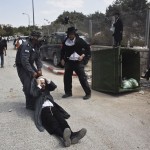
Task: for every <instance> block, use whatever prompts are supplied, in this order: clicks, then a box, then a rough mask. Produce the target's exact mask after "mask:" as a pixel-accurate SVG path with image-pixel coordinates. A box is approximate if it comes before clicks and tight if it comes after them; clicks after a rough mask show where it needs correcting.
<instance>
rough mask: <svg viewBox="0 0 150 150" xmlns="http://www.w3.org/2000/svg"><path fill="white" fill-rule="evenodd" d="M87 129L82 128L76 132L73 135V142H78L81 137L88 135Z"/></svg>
mask: <svg viewBox="0 0 150 150" xmlns="http://www.w3.org/2000/svg"><path fill="white" fill-rule="evenodd" d="M86 132H87V130H86V129H85V128H82V129H81V130H80V131H78V132H75V133H73V134H72V135H71V144H77V143H78V142H79V140H80V139H82V138H83V137H84V136H85V135H86Z"/></svg>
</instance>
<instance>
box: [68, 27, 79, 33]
mask: <svg viewBox="0 0 150 150" xmlns="http://www.w3.org/2000/svg"><path fill="white" fill-rule="evenodd" d="M76 31H77V29H75V27H69V28H68V30H67V31H66V33H67V34H69V33H75V32H76Z"/></svg>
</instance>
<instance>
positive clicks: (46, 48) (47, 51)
mask: <svg viewBox="0 0 150 150" xmlns="http://www.w3.org/2000/svg"><path fill="white" fill-rule="evenodd" d="M65 37H66V33H65V32H56V33H54V34H52V35H51V36H50V37H49V38H47V39H46V41H45V42H44V44H43V45H42V46H41V47H40V56H41V59H42V60H46V59H50V60H52V61H53V65H54V66H58V65H59V64H60V51H61V47H62V42H63V40H64V39H65Z"/></svg>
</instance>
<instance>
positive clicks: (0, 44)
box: [0, 37, 7, 68]
mask: <svg viewBox="0 0 150 150" xmlns="http://www.w3.org/2000/svg"><path fill="white" fill-rule="evenodd" d="M6 50H7V41H6V40H5V39H2V37H0V58H1V68H4V53H5V56H6Z"/></svg>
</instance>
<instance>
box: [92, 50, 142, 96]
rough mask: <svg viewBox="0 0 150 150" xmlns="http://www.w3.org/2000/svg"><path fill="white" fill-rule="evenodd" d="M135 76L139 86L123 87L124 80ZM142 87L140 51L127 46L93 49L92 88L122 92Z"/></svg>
mask: <svg viewBox="0 0 150 150" xmlns="http://www.w3.org/2000/svg"><path fill="white" fill-rule="evenodd" d="M124 78H126V79H130V78H134V79H135V80H136V81H137V82H138V84H139V86H138V87H136V88H128V89H124V88H122V86H121V85H122V80H123V79H124ZM139 87H140V53H139V52H138V51H136V50H133V49H127V48H107V49H106V48H105V49H101V50H98V51H92V89H93V90H96V91H103V92H111V93H121V92H127V91H137V90H139Z"/></svg>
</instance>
